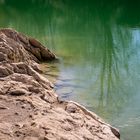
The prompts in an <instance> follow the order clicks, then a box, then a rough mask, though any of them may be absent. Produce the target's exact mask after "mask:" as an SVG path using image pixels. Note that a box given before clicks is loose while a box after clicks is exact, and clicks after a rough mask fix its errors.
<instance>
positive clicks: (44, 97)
mask: <svg viewBox="0 0 140 140" xmlns="http://www.w3.org/2000/svg"><path fill="white" fill-rule="evenodd" d="M55 59H56V56H55V55H54V54H53V53H52V52H51V51H50V50H49V49H47V48H45V47H44V46H43V45H42V44H41V43H40V42H38V41H37V40H35V39H33V38H30V37H27V36H25V35H23V34H21V33H18V32H16V31H14V30H12V29H1V30H0V140H118V139H119V136H120V135H119V132H118V130H116V129H115V128H113V127H112V126H110V125H109V124H107V123H105V122H104V121H103V120H101V118H99V117H98V116H97V115H96V114H94V113H92V112H90V111H88V110H86V109H85V108H84V107H82V106H81V105H79V104H77V103H75V102H66V101H60V100H59V99H58V97H57V95H56V94H55V93H54V91H53V85H52V84H51V83H50V82H49V81H48V80H47V79H46V78H44V77H43V76H42V75H41V74H40V73H41V70H40V68H39V66H38V63H39V62H41V61H50V60H55Z"/></svg>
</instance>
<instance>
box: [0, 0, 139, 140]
mask: <svg viewBox="0 0 140 140" xmlns="http://www.w3.org/2000/svg"><path fill="white" fill-rule="evenodd" d="M0 27H1V28H2V27H10V28H14V29H16V30H17V31H20V32H23V33H25V34H27V35H29V36H33V37H34V38H37V39H38V40H39V41H41V42H42V43H43V44H44V45H46V46H48V47H49V48H50V49H51V50H53V51H54V52H55V53H56V54H57V56H59V57H60V62H59V63H52V64H49V65H47V66H46V77H53V78H55V90H56V92H57V93H58V95H59V96H60V98H61V99H64V100H74V101H77V102H79V103H80V104H83V105H84V106H86V107H87V108H88V109H90V110H91V111H94V112H95V113H97V114H98V115H99V116H101V117H102V118H103V119H104V120H106V121H107V122H108V123H110V124H112V125H113V126H115V127H117V128H119V129H120V133H121V140H140V2H139V1H135V0H133V1H129V0H108V1H107V0H106V1H105V0H0ZM47 67H48V68H47Z"/></svg>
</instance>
